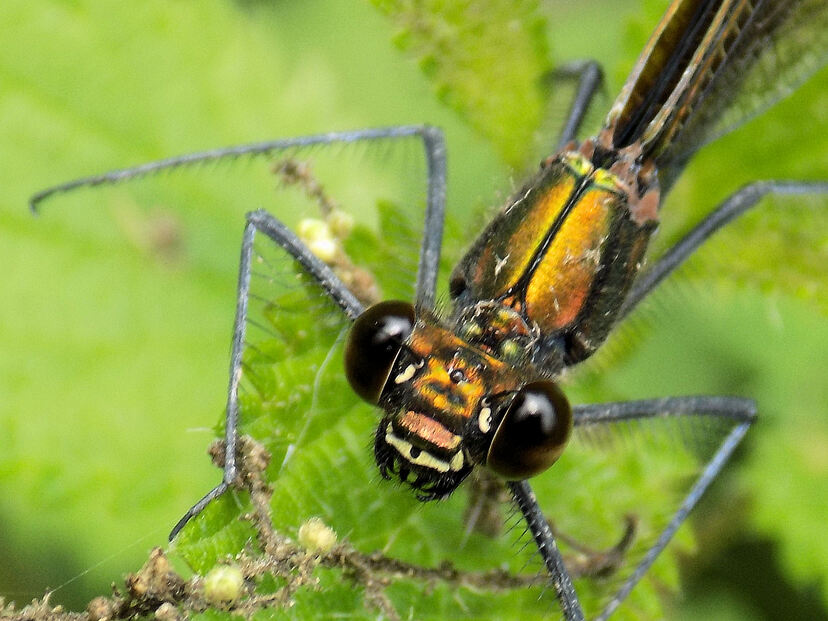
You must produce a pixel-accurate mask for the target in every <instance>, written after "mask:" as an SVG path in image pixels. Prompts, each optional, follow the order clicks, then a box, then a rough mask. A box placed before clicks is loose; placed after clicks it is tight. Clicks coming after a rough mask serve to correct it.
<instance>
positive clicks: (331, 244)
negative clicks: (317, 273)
mask: <svg viewBox="0 0 828 621" xmlns="http://www.w3.org/2000/svg"><path fill="white" fill-rule="evenodd" d="M306 243H307V244H308V248H310V251H311V252H312V253H313V254H315V255H316V256H317V257H319V258H320V259H321V260H322V261H323V262H324V263H327V264H328V265H330V264H331V263H333V262H334V261H335V260H336V255H337V254H338V253H339V244H337V243H336V240H335V239H332V238H329V239H325V238H319V239H312V240H310V241H308V242H306Z"/></svg>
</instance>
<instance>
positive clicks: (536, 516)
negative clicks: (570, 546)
mask: <svg viewBox="0 0 828 621" xmlns="http://www.w3.org/2000/svg"><path fill="white" fill-rule="evenodd" d="M507 485H508V487H509V491H510V492H511V493H512V497H513V498H514V499H515V503H517V506H518V508H519V509H520V511H521V513H523V517H524V519H525V520H526V525H527V526H528V527H529V531H530V532H531V533H532V538H533V539H534V540H535V545H536V546H537V547H538V552H540V555H541V558H543V563H544V565H546V569H547V571H549V575H550V577H551V579H552V586H553V588H554V589H555V593H556V594H557V595H558V601H559V603H560V606H561V611H562V612H563V615H564V619H565V620H566V621H584V611H583V610H582V609H581V604H580V602H579V601H578V596H577V595H576V593H575V587H574V586H573V585H572V578H571V577H570V575H569V572H568V571H567V569H566V567H565V566H564V562H563V557H562V556H561V552H560V550H559V549H558V544H557V542H556V541H555V536H554V535H553V534H552V529H551V528H550V527H549V524H548V523H547V521H546V518H545V517H544V515H543V512H542V511H541V510H540V507H539V506H538V500H537V498H535V493H534V492H533V491H532V488H531V487H530V486H529V483H528V482H526V481H510V482H509V483H508V484H507Z"/></svg>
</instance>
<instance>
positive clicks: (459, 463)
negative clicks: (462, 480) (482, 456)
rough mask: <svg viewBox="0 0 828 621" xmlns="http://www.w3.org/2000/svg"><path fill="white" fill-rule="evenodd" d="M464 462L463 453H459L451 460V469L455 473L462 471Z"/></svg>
mask: <svg viewBox="0 0 828 621" xmlns="http://www.w3.org/2000/svg"><path fill="white" fill-rule="evenodd" d="M463 461H464V460H463V451H457V453H455V455H454V457H452V458H451V461H450V462H449V467H450V468H451V469H452V470H454V471H455V472H457V471H458V470H460V468H462V467H463Z"/></svg>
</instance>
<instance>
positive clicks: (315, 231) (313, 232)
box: [296, 218, 333, 244]
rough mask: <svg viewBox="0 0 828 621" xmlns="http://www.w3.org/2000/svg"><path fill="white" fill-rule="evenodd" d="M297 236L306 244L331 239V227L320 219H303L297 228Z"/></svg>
mask: <svg viewBox="0 0 828 621" xmlns="http://www.w3.org/2000/svg"><path fill="white" fill-rule="evenodd" d="M296 234H297V235H298V236H299V239H301V240H302V241H303V242H305V243H306V244H307V243H308V242H311V241H313V240H315V239H330V238H331V237H333V235H332V234H331V227H329V226H328V223H327V222H325V221H324V220H320V219H319V218H303V219H302V220H300V221H299V224H298V225H297V227H296Z"/></svg>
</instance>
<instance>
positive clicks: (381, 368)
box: [345, 300, 414, 403]
mask: <svg viewBox="0 0 828 621" xmlns="http://www.w3.org/2000/svg"><path fill="white" fill-rule="evenodd" d="M413 328H414V307H413V306H412V305H411V304H409V303H408V302H399V301H396V300H389V301H387V302H380V303H379V304H374V306H371V307H370V308H368V309H367V310H365V312H363V313H362V314H361V315H360V316H359V317H357V318H356V321H354V325H353V326H352V327H351V332H350V333H349V334H348V342H347V343H346V344H345V375H346V376H347V378H348V383H350V384H351V388H353V389H354V392H356V393H357V394H358V395H359V396H360V397H362V398H363V399H365V400H366V401H368V402H369V403H377V402H378V401H379V397H380V394H381V393H382V389H383V386H385V382H386V381H387V380H388V376H389V375H390V373H391V368H392V367H393V366H394V361H395V360H396V359H397V354H399V352H400V348H401V347H402V344H403V342H405V339H407V338H408V335H409V334H411V330H412V329H413Z"/></svg>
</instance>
